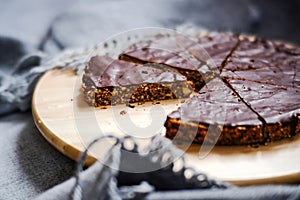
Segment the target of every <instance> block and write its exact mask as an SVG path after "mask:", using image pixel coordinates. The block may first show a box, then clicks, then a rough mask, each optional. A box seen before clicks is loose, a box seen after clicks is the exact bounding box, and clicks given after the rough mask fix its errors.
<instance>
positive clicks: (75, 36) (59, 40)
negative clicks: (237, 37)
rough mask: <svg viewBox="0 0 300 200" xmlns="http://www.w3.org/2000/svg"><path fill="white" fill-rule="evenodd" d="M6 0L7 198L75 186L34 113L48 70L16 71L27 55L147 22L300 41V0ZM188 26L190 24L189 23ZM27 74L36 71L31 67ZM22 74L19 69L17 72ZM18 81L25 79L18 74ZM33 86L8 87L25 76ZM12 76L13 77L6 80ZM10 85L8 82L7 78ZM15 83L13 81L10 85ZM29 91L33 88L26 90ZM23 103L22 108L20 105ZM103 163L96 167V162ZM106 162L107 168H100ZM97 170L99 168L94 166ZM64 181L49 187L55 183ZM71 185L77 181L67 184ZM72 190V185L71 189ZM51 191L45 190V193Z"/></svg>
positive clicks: (220, 194) (0, 16)
mask: <svg viewBox="0 0 300 200" xmlns="http://www.w3.org/2000/svg"><path fill="white" fill-rule="evenodd" d="M0 3H1V6H0V27H1V28H0V35H2V37H1V40H0V73H1V77H2V78H1V80H0V86H1V87H0V89H1V96H2V99H1V101H0V106H1V107H0V113H1V117H0V130H1V131H0V138H1V139H0V146H1V150H0V152H1V160H0V199H32V198H34V197H36V196H38V195H42V196H40V199H46V198H48V199H57V198H58V196H57V197H55V196H54V195H58V194H62V196H61V198H63V197H66V196H64V195H63V194H65V193H66V192H67V191H68V188H70V185H72V184H71V182H72V181H73V180H72V179H71V180H69V181H68V182H66V183H63V185H62V186H60V185H58V184H60V183H62V182H63V181H64V180H67V179H69V178H70V177H71V176H72V175H73V173H74V169H75V163H74V162H73V161H71V160H70V159H68V158H66V157H65V156H63V155H62V154H60V153H59V152H57V151H56V150H55V149H54V148H53V147H52V146H50V145H49V144H48V143H47V142H46V141H45V140H44V138H43V137H42V136H41V135H40V134H39V132H38V130H37V129H36V128H35V125H34V123H33V119H32V116H31V113H30V106H29V105H30V92H31V91H32V88H33V85H31V87H28V84H29V83H34V82H35V79H36V78H37V77H38V76H39V75H40V74H38V73H37V74H35V75H34V76H27V78H28V80H29V81H24V80H23V81H22V79H9V78H6V80H4V78H3V77H4V76H2V74H5V77H10V76H9V74H11V73H13V71H14V70H15V68H14V67H15V66H17V63H18V62H19V59H20V58H21V57H23V56H24V55H28V54H31V55H37V57H36V58H35V59H33V60H28V61H27V62H29V63H30V64H28V63H27V64H28V65H27V66H29V67H30V66H35V65H38V64H39V63H40V61H41V60H40V59H39V58H47V57H50V56H51V55H55V54H57V53H59V52H60V51H61V50H62V49H64V48H74V47H82V46H84V47H85V46H89V45H93V44H95V43H99V42H101V41H102V40H103V39H105V38H106V37H108V36H110V35H112V34H117V33H119V32H120V31H124V30H128V29H131V28H140V27H146V26H159V27H171V28H172V27H174V26H180V25H182V24H190V25H193V26H197V27H204V28H208V29H217V30H231V31H234V32H246V33H255V34H258V35H261V36H266V37H269V38H276V39H282V40H287V41H290V42H294V43H298V44H300V38H299V34H300V26H299V19H300V17H299V12H298V10H299V8H300V7H299V4H300V3H299V1H296V0H295V1H289V2H286V1H278V0H277V1H263V2H260V1H239V0H233V1H226V3H225V1H210V0H202V1H201V0H200V1H196V0H189V1H184V0H182V1H180V0H173V1H166V0H165V1H151V2H150V1H143V2H142V3H141V1H125V0H120V1H117V0H113V1H75V0H66V1H58V0H29V1H21V0H20V1H17V0H11V1H1V2H0ZM183 27H184V26H183ZM24 70H25V71H24V72H23V71H22V70H19V71H18V72H17V73H18V75H20V76H23V75H25V76H26V75H28V74H27V73H26V69H24ZM11 77H16V76H11ZM13 81H17V82H13ZM18 81H21V82H22V84H23V85H21V86H22V87H23V88H25V90H23V89H22V90H20V89H19V90H18V87H13V88H14V89H15V90H12V91H10V90H4V89H3V88H4V87H7V84H11V86H16V84H13V83H20V82H18ZM4 83H5V84H4ZM5 85H6V86H5ZM9 88H12V87H9ZM24 91H25V92H24ZM20 110H22V112H20ZM94 169H95V168H94ZM96 170H99V168H96ZM90 173H91V172H90ZM55 185H58V186H56V187H55V188H53V189H52V190H49V191H48V192H46V193H43V192H45V191H46V190H47V189H50V188H51V187H53V186H55ZM64 185H69V186H66V187H65V186H64ZM297 190H299V186H297V185H294V186H277V187H275V186H264V187H255V188H245V189H239V188H232V189H227V190H225V191H213V192H211V191H203V192H202V193H201V197H200V196H199V193H197V191H193V192H190V191H189V192H185V193H184V192H183V193H181V195H187V196H189V197H190V198H193V199H197V198H202V199H209V198H210V199H216V198H219V199H222V198H224V199H232V198H235V199H242V198H243V199H249V198H258V197H260V198H261V199H265V198H275V197H277V198H279V199H280V198H284V199H286V198H288V197H290V198H291V199H296V198H298V197H299V196H297V195H299V194H298V193H296V192H295V191H297ZM64 192H65V193H64ZM42 193H43V194H42ZM181 195H180V194H178V192H168V193H164V194H163V196H161V194H160V193H159V192H158V193H152V194H150V195H148V196H147V198H149V199H159V198H162V197H165V198H166V199H176V198H177V199H181V198H183V197H186V196H181Z"/></svg>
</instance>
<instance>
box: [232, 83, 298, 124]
mask: <svg viewBox="0 0 300 200" xmlns="http://www.w3.org/2000/svg"><path fill="white" fill-rule="evenodd" d="M228 82H229V84H230V85H231V86H232V87H233V89H234V90H235V91H236V92H237V93H238V94H239V95H240V96H241V97H242V98H243V100H244V101H245V102H246V103H247V104H249V105H250V106H251V107H252V108H253V109H254V110H255V111H256V112H257V113H258V114H259V115H260V116H261V117H262V118H263V119H264V120H265V121H266V123H277V122H283V121H285V120H286V119H288V118H290V117H292V116H296V114H297V113H300V104H299V103H300V88H292V87H286V88H284V87H279V86H274V85H270V84H261V83H256V82H253V81H247V80H235V79H229V80H228Z"/></svg>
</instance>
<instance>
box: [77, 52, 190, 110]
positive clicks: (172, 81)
mask: <svg viewBox="0 0 300 200" xmlns="http://www.w3.org/2000/svg"><path fill="white" fill-rule="evenodd" d="M82 87H83V91H84V95H85V99H86V101H87V102H88V103H89V104H91V105H94V106H95V107H99V106H107V105H115V104H125V103H135V102H139V103H141V102H146V101H154V100H166V99H178V98H187V97H189V96H190V94H191V92H192V88H191V86H190V85H189V83H188V82H187V80H186V78H185V77H184V76H183V75H181V74H180V73H178V72H177V71H176V70H174V69H173V68H170V67H168V66H165V65H161V64H137V63H132V62H127V61H122V60H114V59H112V58H110V57H108V56H95V57H93V58H91V60H90V61H89V63H88V64H87V66H86V68H85V70H84V75H83V86H82Z"/></svg>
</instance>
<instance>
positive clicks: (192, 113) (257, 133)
mask: <svg viewBox="0 0 300 200" xmlns="http://www.w3.org/2000/svg"><path fill="white" fill-rule="evenodd" d="M165 127H166V136H167V137H169V138H174V137H178V138H179V139H182V140H190V141H191V140H193V141H195V142H198V143H202V142H203V141H204V138H205V137H206V136H207V137H208V138H209V140H210V141H211V142H214V140H217V141H216V142H217V144H220V145H245V144H253V143H260V142H262V141H263V140H264V137H263V123H262V122H261V121H260V120H259V119H258V116H257V114H256V113H254V112H253V111H252V110H250V109H249V108H248V107H247V106H246V105H245V104H244V103H243V102H242V101H241V100H240V99H239V98H238V97H237V96H236V94H235V93H233V91H232V90H231V89H230V88H229V87H227V85H226V84H224V83H223V82H222V80H220V79H218V78H216V79H214V80H212V81H210V82H209V83H208V84H207V85H206V86H204V87H203V88H202V89H201V90H200V92H199V94H198V95H196V96H194V97H192V98H191V99H189V100H188V101H187V102H186V103H185V104H183V105H182V106H181V107H180V108H179V109H178V110H176V111H174V112H172V113H171V114H169V115H168V117H167V120H166V122H165ZM210 127H213V129H209V128H210ZM208 130H211V131H208ZM218 132H221V135H220V137H218Z"/></svg>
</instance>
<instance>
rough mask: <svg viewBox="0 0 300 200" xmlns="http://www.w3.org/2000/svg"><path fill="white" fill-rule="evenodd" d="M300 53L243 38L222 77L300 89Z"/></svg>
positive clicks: (272, 44) (281, 45)
mask: <svg viewBox="0 0 300 200" xmlns="http://www.w3.org/2000/svg"><path fill="white" fill-rule="evenodd" d="M299 67H300V51H299V49H296V48H295V47H291V46H287V45H284V44H282V43H278V42H277V43H276V42H273V41H269V40H265V39H258V38H248V37H241V42H240V44H239V46H238V47H237V49H236V50H235V51H234V52H233V54H232V56H231V57H230V59H229V60H228V62H227V64H226V66H225V67H224V69H223V72H222V74H221V75H222V76H223V77H227V78H235V79H246V80H252V81H255V82H258V83H264V84H273V85H277V86H287V87H300V82H299V76H296V74H297V72H298V71H299Z"/></svg>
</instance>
